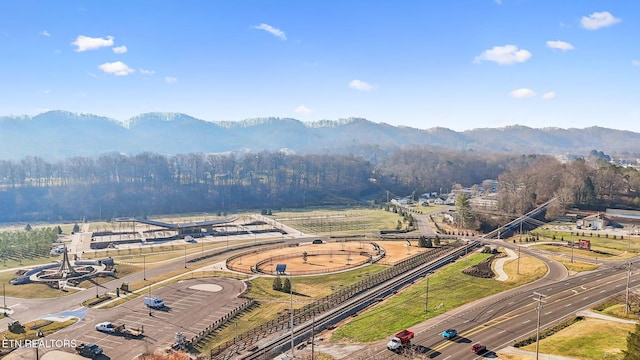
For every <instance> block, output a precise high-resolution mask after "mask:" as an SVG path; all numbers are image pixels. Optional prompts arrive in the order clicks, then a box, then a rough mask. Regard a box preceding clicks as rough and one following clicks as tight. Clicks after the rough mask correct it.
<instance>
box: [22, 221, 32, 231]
mask: <svg viewBox="0 0 640 360" xmlns="http://www.w3.org/2000/svg"><path fill="white" fill-rule="evenodd" d="M24 229H25V230H26V231H31V224H29V223H27V225H26V226H25V227H24Z"/></svg>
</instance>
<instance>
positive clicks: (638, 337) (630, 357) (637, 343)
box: [622, 324, 640, 360]
mask: <svg viewBox="0 0 640 360" xmlns="http://www.w3.org/2000/svg"><path fill="white" fill-rule="evenodd" d="M622 353H623V354H624V358H623V360H640V324H636V328H635V331H634V332H629V335H627V350H626V351H624V350H623V351H622Z"/></svg>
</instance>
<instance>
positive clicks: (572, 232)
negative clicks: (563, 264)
mask: <svg viewBox="0 0 640 360" xmlns="http://www.w3.org/2000/svg"><path fill="white" fill-rule="evenodd" d="M571 263H573V232H571Z"/></svg>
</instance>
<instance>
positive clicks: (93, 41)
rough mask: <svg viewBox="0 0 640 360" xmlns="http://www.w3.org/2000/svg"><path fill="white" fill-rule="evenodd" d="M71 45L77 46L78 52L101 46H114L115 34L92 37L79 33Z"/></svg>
mask: <svg viewBox="0 0 640 360" xmlns="http://www.w3.org/2000/svg"><path fill="white" fill-rule="evenodd" d="M71 45H73V46H76V51H77V52H82V51H87V50H95V49H99V48H101V47H109V46H113V36H107V37H106V38H92V37H88V36H84V35H78V37H77V38H76V40H75V41H74V42H72V43H71Z"/></svg>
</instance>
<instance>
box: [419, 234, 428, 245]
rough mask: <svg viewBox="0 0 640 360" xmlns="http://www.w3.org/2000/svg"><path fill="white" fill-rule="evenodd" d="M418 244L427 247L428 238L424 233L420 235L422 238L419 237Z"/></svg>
mask: <svg viewBox="0 0 640 360" xmlns="http://www.w3.org/2000/svg"><path fill="white" fill-rule="evenodd" d="M418 246H419V247H427V238H425V237H424V235H420V238H419V239H418Z"/></svg>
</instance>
